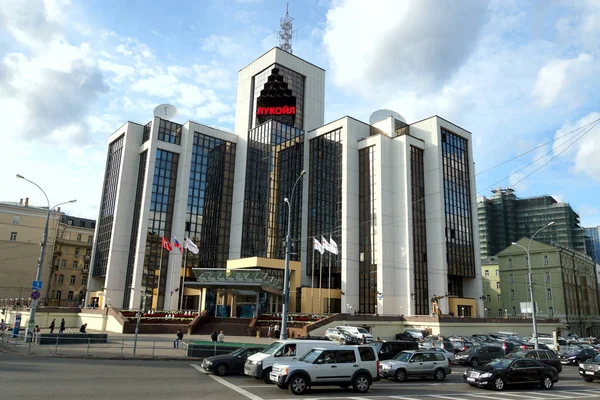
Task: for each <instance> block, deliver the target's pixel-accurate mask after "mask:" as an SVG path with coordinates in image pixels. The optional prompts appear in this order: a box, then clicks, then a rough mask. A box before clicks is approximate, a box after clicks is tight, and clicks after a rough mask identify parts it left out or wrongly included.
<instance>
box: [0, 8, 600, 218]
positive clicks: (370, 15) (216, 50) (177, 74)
mask: <svg viewBox="0 0 600 400" xmlns="http://www.w3.org/2000/svg"><path fill="white" fill-rule="evenodd" d="M285 7H286V2H285V1H275V0H271V1H269V0H262V1H261V0H238V1H234V0H230V1H209V0H207V1H201V2H198V1H178V2H171V3H168V2H158V1H150V2H148V1H138V0H136V1H128V2H124V1H117V0H104V1H101V0H88V1H82V2H76V1H72V2H68V1H65V0H45V1H44V0H21V1H18V2H10V3H9V4H5V5H4V6H3V7H2V9H0V118H1V120H2V121H3V122H2V125H3V129H2V130H0V135H2V141H3V146H1V148H0V157H1V158H2V160H3V163H2V165H3V166H4V168H2V169H1V171H0V183H1V185H2V186H1V187H2V190H1V191H0V194H1V196H0V201H18V199H19V198H23V197H29V198H30V199H31V201H32V203H34V204H40V205H43V198H42V197H41V194H40V193H39V192H38V191H37V190H36V189H35V188H34V187H33V186H29V185H27V183H26V182H23V181H20V180H17V179H15V178H14V175H15V174H16V173H20V174H22V175H24V176H26V177H28V178H30V179H32V180H34V181H36V182H37V183H38V184H40V185H41V186H42V187H43V188H44V189H45V190H46V191H47V193H48V195H49V197H50V200H51V202H52V203H59V202H62V201H65V200H69V199H71V198H76V199H77V200H78V202H77V203H75V204H73V205H70V207H67V208H66V209H64V210H66V211H67V212H71V213H73V214H75V215H79V216H85V217H89V218H96V217H97V209H98V204H99V199H100V192H101V182H102V175H103V172H104V170H103V168H104V159H105V149H106V138H107V137H108V136H109V135H110V134H111V133H112V132H113V131H114V130H116V129H117V128H118V127H119V126H120V125H122V123H124V122H125V121H127V120H133V121H138V122H142V123H145V122H147V121H148V120H149V119H150V117H151V115H152V109H153V107H154V106H155V105H157V104H160V103H171V104H174V105H176V106H177V108H178V109H179V114H178V116H177V117H176V120H177V121H179V122H184V121H186V120H188V119H193V120H195V121H199V122H201V123H205V124H208V125H212V126H217V127H220V128H223V129H226V130H228V131H232V130H233V120H234V114H235V96H236V85H237V72H238V70H239V69H240V68H242V67H243V66H245V65H246V64H248V63H249V62H251V61H252V60H253V59H254V58H256V57H258V56H259V55H261V54H262V53H264V52H265V51H267V50H269V49H270V48H272V47H273V46H275V45H277V44H278V39H277V36H276V31H277V29H278V24H279V19H280V18H281V17H282V16H283V15H284V14H285ZM290 14H291V15H292V16H293V17H294V18H295V20H294V28H295V34H296V35H295V38H294V42H293V49H294V53H295V54H296V55H298V56H299V57H302V58H304V59H306V60H307V61H310V62H312V63H314V64H317V65H319V66H321V67H323V68H325V69H326V71H327V72H326V79H327V84H326V85H327V86H326V113H325V115H326V117H325V119H326V122H327V121H330V120H334V119H337V118H339V117H341V116H344V115H351V116H353V117H355V118H358V119H361V120H363V121H368V119H369V115H370V114H371V112H373V111H375V110H377V109H379V108H389V109H392V110H395V111H397V112H399V113H400V114H402V115H403V116H404V117H405V118H406V120H407V121H408V122H409V123H410V122H413V121H417V120H419V119H422V118H425V117H428V116H431V115H434V114H437V115H440V116H442V117H444V118H446V119H449V120H450V121H452V122H454V123H456V124H458V125H460V126H462V127H463V128H465V129H467V130H469V131H471V132H472V133H473V146H474V155H475V162H476V169H477V171H479V172H482V173H480V174H479V175H478V177H477V191H478V194H479V195H486V196H487V195H489V194H490V190H491V188H492V187H496V186H502V187H506V186H511V185H516V186H515V188H516V191H517V194H518V195H519V196H521V197H526V196H533V195H541V194H550V195H553V196H555V197H556V198H557V199H558V200H559V201H567V202H569V203H571V205H572V206H573V207H574V208H575V210H577V211H578V212H579V213H580V214H581V217H582V223H583V224H584V225H586V226H591V225H600V205H599V204H598V201H597V199H598V195H599V194H600V185H599V180H600V163H598V162H597V161H596V158H597V154H600V125H596V126H594V128H593V129H592V130H589V131H587V129H586V130H578V131H576V132H575V133H574V134H573V133H571V134H569V132H571V131H573V130H575V129H578V128H581V127H586V126H590V127H591V125H587V124H589V123H591V122H593V121H595V120H597V119H599V118H600V102H599V95H598V93H599V92H600V91H599V89H600V79H598V78H597V77H598V76H600V63H599V62H598V57H599V56H600V2H597V1H594V0H589V1H586V0H579V1H566V0H565V1H560V0H556V1H551V2H525V1H516V0H515V1H509V0H505V1H494V0H492V1H489V2H486V1H483V0H481V1H480V0H473V1H439V0H420V1H393V0H380V1H376V2H365V1H362V0H347V1H343V0H339V1H325V0H292V1H290ZM586 132H587V133H586ZM584 133H585V134H584ZM536 148H537V149H536ZM533 149H535V150H533ZM529 150H532V151H531V152H529V153H528V154H526V155H524V156H522V157H519V158H517V159H515V160H512V161H510V162H507V163H504V164H502V165H500V166H498V167H495V166H497V165H498V164H501V163H503V162H505V161H507V160H510V159H512V158H513V157H515V156H518V155H520V154H522V153H525V152H527V151H529ZM537 169H539V170H537ZM488 170H489V171H488ZM535 170H537V171H535ZM483 171H486V172H483ZM534 171H535V172H534ZM529 174H531V175H530V176H528V175H529Z"/></svg>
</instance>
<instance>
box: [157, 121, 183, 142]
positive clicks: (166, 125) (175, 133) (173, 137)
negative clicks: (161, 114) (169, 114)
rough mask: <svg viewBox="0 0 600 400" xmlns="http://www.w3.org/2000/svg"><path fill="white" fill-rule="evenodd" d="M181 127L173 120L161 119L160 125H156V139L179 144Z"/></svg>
mask: <svg viewBox="0 0 600 400" xmlns="http://www.w3.org/2000/svg"><path fill="white" fill-rule="evenodd" d="M181 127H182V126H181V125H179V124H177V123H175V122H171V121H166V120H164V119H161V120H160V125H159V126H158V140H160V141H162V142H167V143H173V144H181Z"/></svg>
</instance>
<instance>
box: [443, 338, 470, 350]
mask: <svg viewBox="0 0 600 400" xmlns="http://www.w3.org/2000/svg"><path fill="white" fill-rule="evenodd" d="M449 340H450V342H451V343H452V346H454V350H455V351H456V352H457V353H460V352H461V351H467V350H468V349H470V348H471V347H473V346H475V344H474V343H473V342H470V341H468V340H464V339H463V340H459V339H449Z"/></svg>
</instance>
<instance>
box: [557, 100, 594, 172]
mask: <svg viewBox="0 0 600 400" xmlns="http://www.w3.org/2000/svg"><path fill="white" fill-rule="evenodd" d="M597 119H600V112H593V113H589V114H587V115H586V116H584V117H583V118H580V119H579V120H577V121H575V122H570V121H567V122H565V124H564V125H563V126H562V127H561V128H560V129H559V130H558V131H556V134H555V143H554V149H555V154H556V153H558V152H559V151H562V150H564V149H565V148H566V147H567V146H569V145H571V144H572V146H571V148H569V150H567V151H566V152H565V153H564V154H562V155H561V157H562V158H564V159H565V160H567V163H568V165H571V170H572V172H573V173H576V174H581V175H584V176H588V177H589V178H592V179H594V180H596V181H600V163H598V154H600V123H596V124H595V125H594V127H593V128H592V125H590V124H591V123H593V121H595V120H597ZM588 125H589V127H587V128H584V129H582V128H583V127H585V126H588ZM590 128H591V129H590ZM576 129H579V130H577V131H576V132H574V133H573V134H569V132H571V131H574V130H576Z"/></svg>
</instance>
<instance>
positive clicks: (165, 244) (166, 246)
mask: <svg viewBox="0 0 600 400" xmlns="http://www.w3.org/2000/svg"><path fill="white" fill-rule="evenodd" d="M162 247H163V249H165V250H167V251H171V250H173V246H171V242H169V241H168V240H167V238H165V237H164V236H163V238H162Z"/></svg>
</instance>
